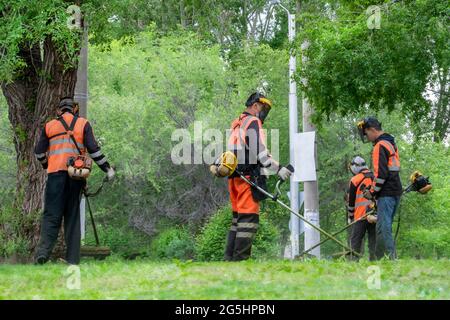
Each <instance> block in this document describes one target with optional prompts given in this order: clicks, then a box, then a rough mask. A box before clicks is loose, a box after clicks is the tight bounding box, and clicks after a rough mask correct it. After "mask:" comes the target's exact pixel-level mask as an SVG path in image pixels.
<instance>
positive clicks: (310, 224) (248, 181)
mask: <svg viewBox="0 0 450 320" xmlns="http://www.w3.org/2000/svg"><path fill="white" fill-rule="evenodd" d="M236 172H237V173H238V174H239V175H240V177H241V178H242V179H243V180H244V181H245V182H247V183H249V184H250V185H251V186H253V187H255V188H257V189H258V190H259V191H260V192H261V193H263V194H265V195H266V196H267V197H269V198H270V199H272V200H274V201H276V202H277V203H278V204H280V205H281V206H282V207H283V208H285V209H287V210H289V211H290V212H291V213H293V214H294V215H296V216H297V217H299V218H300V219H301V220H302V221H303V222H305V223H307V224H308V225H309V226H311V227H312V228H313V229H315V230H317V231H319V232H320V233H322V234H324V235H325V236H327V237H328V238H330V239H332V240H333V241H334V242H336V243H338V244H339V245H341V246H342V247H343V248H344V249H347V250H349V251H350V252H352V254H355V255H357V256H361V255H360V254H359V253H357V252H354V251H353V250H352V249H350V248H349V247H348V246H347V245H346V244H345V243H343V242H342V241H340V240H339V239H337V238H336V237H334V236H333V235H332V234H330V233H328V232H326V231H325V230H323V229H322V228H320V227H318V226H316V225H314V224H313V223H311V222H310V221H308V220H307V219H306V218H304V217H303V216H302V215H300V214H298V213H297V212H295V211H294V210H292V209H291V207H289V206H288V205H286V204H285V203H284V202H282V201H281V200H279V199H278V196H274V195H272V194H270V193H269V192H267V191H266V190H264V189H262V188H260V187H259V186H258V185H256V184H255V183H253V182H252V181H250V180H248V179H247V178H246V177H245V176H244V175H243V174H242V173H241V172H238V171H236Z"/></svg>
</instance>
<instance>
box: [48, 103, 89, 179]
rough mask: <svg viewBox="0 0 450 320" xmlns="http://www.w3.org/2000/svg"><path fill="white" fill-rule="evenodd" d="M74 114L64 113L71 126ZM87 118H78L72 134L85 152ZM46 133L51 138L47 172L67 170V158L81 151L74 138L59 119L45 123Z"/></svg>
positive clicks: (67, 122)
mask: <svg viewBox="0 0 450 320" xmlns="http://www.w3.org/2000/svg"><path fill="white" fill-rule="evenodd" d="M73 117H74V116H73V114H71V113H69V112H66V113H64V114H63V115H62V118H63V119H64V121H65V122H66V124H67V126H69V127H70V125H71V123H72V120H73ZM86 123H87V120H86V119H84V118H80V117H79V118H78V119H77V122H76V123H75V127H74V128H73V131H72V135H73V136H74V138H75V141H76V142H77V145H78V148H79V149H80V151H81V152H82V153H83V154H84V153H85V152H86V148H85V146H84V145H83V141H84V126H85V125H86ZM45 133H46V135H47V137H48V139H49V142H50V144H49V148H48V168H47V173H53V172H58V171H67V160H68V159H69V158H70V157H74V156H76V155H79V152H78V150H77V148H76V146H75V144H74V143H73V141H72V139H71V138H70V135H69V133H68V132H66V129H65V128H64V126H63V125H62V123H61V122H60V121H59V120H57V119H54V120H51V121H49V122H48V123H47V124H46V125H45Z"/></svg>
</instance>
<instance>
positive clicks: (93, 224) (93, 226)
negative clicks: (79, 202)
mask: <svg viewBox="0 0 450 320" xmlns="http://www.w3.org/2000/svg"><path fill="white" fill-rule="evenodd" d="M85 198H86V203H87V205H88V210H89V215H90V216H91V223H92V229H94V236H95V243H96V245H97V247H98V246H100V241H99V240H98V234H97V228H96V226H95V221H94V215H93V214H92V210H91V204H90V203H89V196H85Z"/></svg>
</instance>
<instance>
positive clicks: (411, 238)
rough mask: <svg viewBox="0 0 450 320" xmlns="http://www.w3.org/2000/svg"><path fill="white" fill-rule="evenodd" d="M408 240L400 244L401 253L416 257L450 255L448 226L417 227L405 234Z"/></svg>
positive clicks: (449, 230)
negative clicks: (431, 228) (430, 228)
mask: <svg viewBox="0 0 450 320" xmlns="http://www.w3.org/2000/svg"><path fill="white" fill-rule="evenodd" d="M404 237H405V239H407V240H406V241H404V242H403V243H402V242H401V243H400V244H399V250H400V251H401V252H400V253H401V254H402V255H405V256H410V257H414V258H437V259H439V258H443V257H450V229H449V228H448V227H447V226H444V227H439V228H434V229H433V230H429V229H425V228H416V229H413V230H411V231H409V232H408V233H406V234H405V235H404Z"/></svg>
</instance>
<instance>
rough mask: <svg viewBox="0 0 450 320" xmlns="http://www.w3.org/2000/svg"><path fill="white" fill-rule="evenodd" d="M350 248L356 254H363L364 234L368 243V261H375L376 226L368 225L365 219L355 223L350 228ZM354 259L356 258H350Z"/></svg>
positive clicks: (373, 224)
mask: <svg viewBox="0 0 450 320" xmlns="http://www.w3.org/2000/svg"><path fill="white" fill-rule="evenodd" d="M351 228H352V232H351V237H350V246H351V248H352V250H353V251H355V252H357V253H362V252H363V243H364V242H363V240H364V236H365V235H366V232H367V234H368V242H369V259H370V260H371V261H373V260H375V244H376V224H375V223H369V222H367V220H366V219H363V220H361V221H358V222H356V223H355V224H354V225H353V226H352V227H351ZM352 258H356V257H352Z"/></svg>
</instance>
